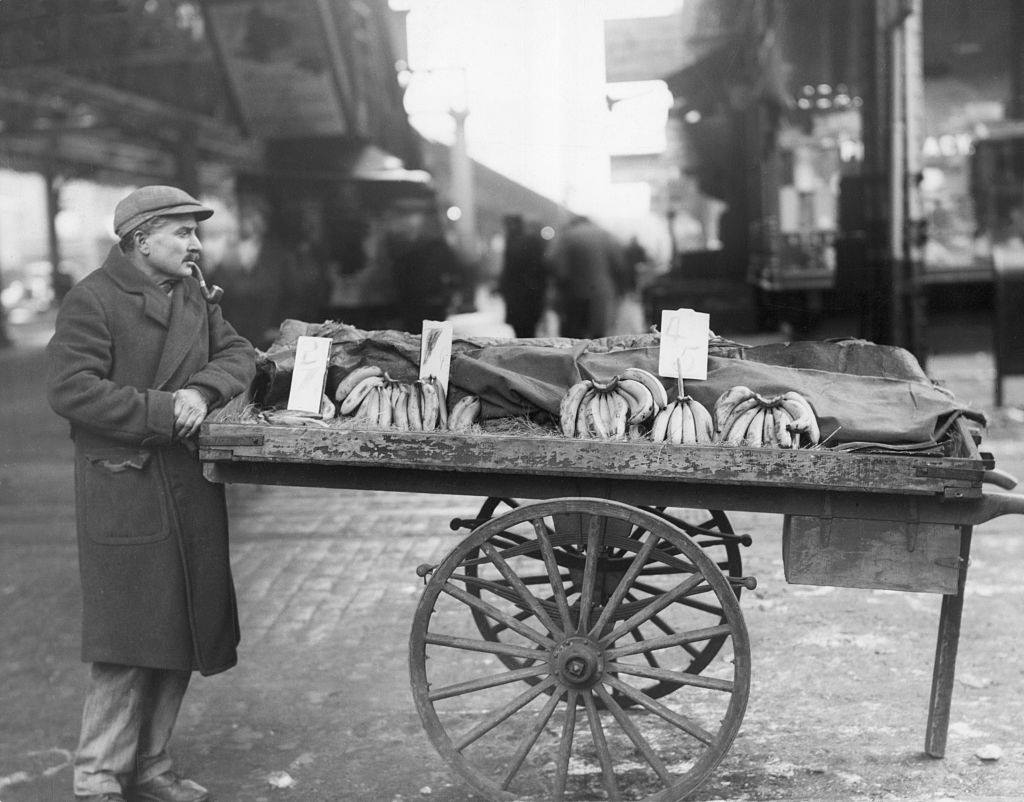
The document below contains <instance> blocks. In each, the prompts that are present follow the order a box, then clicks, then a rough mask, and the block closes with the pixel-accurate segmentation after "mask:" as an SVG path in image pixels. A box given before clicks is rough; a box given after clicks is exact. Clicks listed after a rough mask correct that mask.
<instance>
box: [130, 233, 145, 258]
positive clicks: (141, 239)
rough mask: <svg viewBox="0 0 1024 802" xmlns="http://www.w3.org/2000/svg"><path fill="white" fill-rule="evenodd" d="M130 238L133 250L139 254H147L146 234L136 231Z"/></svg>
mask: <svg viewBox="0 0 1024 802" xmlns="http://www.w3.org/2000/svg"><path fill="white" fill-rule="evenodd" d="M132 237H133V238H134V240H135V250H137V251H138V252H139V253H145V254H148V253H149V243H148V242H147V240H148V237H147V236H146V232H145V231H136V232H135V233H134V234H132Z"/></svg>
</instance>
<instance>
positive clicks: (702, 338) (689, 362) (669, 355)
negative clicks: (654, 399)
mask: <svg viewBox="0 0 1024 802" xmlns="http://www.w3.org/2000/svg"><path fill="white" fill-rule="evenodd" d="M710 324H711V316H710V315H708V314H707V313H706V312H695V311H694V310H692V309H663V310H662V312H661V348H660V349H659V352H658V373H660V374H661V375H662V376H668V377H671V378H676V379H706V378H707V377H708V337H709V336H710V333H711V325H710Z"/></svg>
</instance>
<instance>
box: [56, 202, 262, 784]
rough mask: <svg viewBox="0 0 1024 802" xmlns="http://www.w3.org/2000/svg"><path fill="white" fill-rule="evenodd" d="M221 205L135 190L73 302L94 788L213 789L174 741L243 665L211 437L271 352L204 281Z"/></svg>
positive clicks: (64, 310)
mask: <svg viewBox="0 0 1024 802" xmlns="http://www.w3.org/2000/svg"><path fill="white" fill-rule="evenodd" d="M211 214H213V211H212V210H211V209H209V208H207V207H205V206H203V205H202V204H200V203H199V201H197V200H196V199H195V198H193V197H191V196H190V195H188V194H187V193H185V192H183V191H182V190H180V189H176V188H174V187H165V186H148V187H143V188H141V189H138V190H136V191H135V192H132V193H131V194H130V195H128V196H127V197H125V198H124V199H123V200H122V201H121V202H120V203H118V204H117V207H116V209H115V210H114V232H115V233H116V234H117V236H118V237H119V238H120V242H119V243H118V245H117V246H115V247H113V248H111V250H110V253H109V254H108V256H107V258H106V261H104V263H103V266H102V267H100V269H99V270H96V271H94V272H93V273H91V274H89V275H88V276H86V277H85V278H84V279H83V280H82V281H81V282H79V284H77V285H76V286H75V287H73V288H72V289H71V290H70V292H68V294H67V296H66V297H65V298H64V301H63V303H62V304H61V308H60V313H59V314H58V317H57V324H56V330H55V332H54V335H53V338H52V339H51V341H50V344H49V346H48V347H47V354H48V357H49V360H50V374H49V384H48V399H49V402H50V405H51V406H52V407H53V409H54V411H55V412H57V413H58V414H59V415H62V416H63V417H65V418H67V419H68V420H69V421H70V423H71V436H72V439H73V440H74V442H75V486H76V506H77V513H76V516H77V529H78V544H79V567H80V572H81V579H82V597H83V622H82V624H83V625H82V658H83V660H85V661H86V662H90V663H92V669H91V673H92V682H91V685H90V688H89V691H88V693H87V696H86V700H85V706H84V711H83V714H82V728H81V735H80V739H79V744H78V750H77V752H76V755H75V761H74V793H75V798H76V799H79V800H91V801H92V802H124V800H125V793H126V792H128V791H129V790H130V792H131V793H132V794H133V799H136V800H140V802H204V801H205V800H207V799H209V793H208V792H207V791H206V789H205V788H203V787H202V786H200V785H199V784H197V783H195V782H192V781H191V780H185V779H182V778H179V777H178V776H177V775H176V774H175V772H174V771H173V769H172V762H171V758H170V756H169V755H168V752H167V745H168V741H169V740H170V737H171V732H172V730H173V728H174V724H175V721H176V719H177V715H178V710H179V708H180V706H181V701H182V698H183V697H184V694H185V690H186V688H187V687H188V683H189V679H190V676H191V672H192V671H199V672H201V673H202V674H204V675H209V674H215V673H217V672H219V671H224V670H226V669H228V668H230V667H231V666H233V665H234V664H235V662H236V659H237V658H236V653H235V648H236V646H237V645H238V634H239V633H238V615H237V610H236V607H235V595H234V586H233V581H232V577H231V567H230V563H229V561H228V528H227V511H226V506H225V502H224V489H223V486H220V485H214V484H211V483H209V482H207V481H206V480H205V479H204V478H203V474H202V466H201V465H200V463H199V461H198V458H197V454H196V447H195V439H194V438H195V435H196V433H197V432H198V430H199V425H200V424H201V423H202V421H203V419H204V418H205V417H206V414H207V412H208V411H209V410H210V409H211V408H213V407H215V406H217V405H220V404H223V403H224V402H226V401H227V400H228V399H229V398H231V397H232V396H234V395H236V394H238V393H239V392H241V391H242V390H244V389H245V388H246V387H247V386H248V384H249V383H250V382H251V381H252V379H253V376H254V374H255V352H254V350H253V347H252V346H251V345H250V344H249V342H248V341H246V340H245V339H243V338H242V337H240V336H239V335H238V334H237V333H236V332H235V330H234V329H233V328H232V327H231V326H230V325H229V324H228V323H226V322H225V321H224V319H223V317H222V316H221V313H220V308H219V307H218V306H216V305H215V304H213V303H210V302H208V301H207V300H206V299H205V297H204V295H203V294H202V292H201V290H200V285H199V283H198V282H197V281H196V279H195V278H193V277H192V267H193V265H194V264H197V263H198V260H199V257H200V255H201V253H202V246H201V244H200V242H199V239H198V237H197V236H196V228H197V224H198V222H199V221H200V220H205V219H206V218H208V217H209V216H210V215H211Z"/></svg>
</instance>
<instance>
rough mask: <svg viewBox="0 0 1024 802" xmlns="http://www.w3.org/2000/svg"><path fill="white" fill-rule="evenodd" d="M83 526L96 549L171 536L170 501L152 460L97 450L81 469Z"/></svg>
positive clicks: (131, 451) (138, 454) (140, 455)
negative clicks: (97, 545) (100, 544)
mask: <svg viewBox="0 0 1024 802" xmlns="http://www.w3.org/2000/svg"><path fill="white" fill-rule="evenodd" d="M78 509H79V520H80V522H81V525H82V527H83V530H84V533H85V535H86V537H88V538H89V539H90V540H91V541H93V542H94V543H108V544H114V545H130V544H136V543H153V542H156V541H158V540H163V539H164V538H166V537H167V536H168V535H169V534H170V525H169V516H168V514H167V499H166V495H165V491H164V487H163V482H162V481H161V476H160V473H159V471H158V469H157V467H156V465H155V464H153V454H152V452H149V451H141V450H138V449H125V448H110V449H95V450H90V451H87V452H85V453H84V454H83V456H82V459H81V462H80V465H79V483H78Z"/></svg>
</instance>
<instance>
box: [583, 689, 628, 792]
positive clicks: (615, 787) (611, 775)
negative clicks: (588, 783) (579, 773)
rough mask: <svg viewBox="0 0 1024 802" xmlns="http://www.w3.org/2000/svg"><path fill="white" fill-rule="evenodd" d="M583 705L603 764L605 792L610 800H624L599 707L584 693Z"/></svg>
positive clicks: (599, 759) (591, 696)
mask: <svg viewBox="0 0 1024 802" xmlns="http://www.w3.org/2000/svg"><path fill="white" fill-rule="evenodd" d="M583 704H584V706H585V707H586V708H587V718H588V719H589V720H590V735H591V737H592V738H593V739H594V748H595V749H596V750H597V760H598V762H599V763H600V764H601V780H602V781H603V783H604V790H605V792H606V793H607V794H608V798H609V799H611V800H618V799H622V797H621V796H620V795H619V784H618V783H617V782H616V781H615V763H614V762H613V761H612V753H611V752H610V751H609V749H608V741H607V739H606V738H605V737H604V729H603V728H602V727H601V715H600V714H599V713H598V712H597V705H596V704H594V695H593V694H592V693H588V692H584V694H583Z"/></svg>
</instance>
